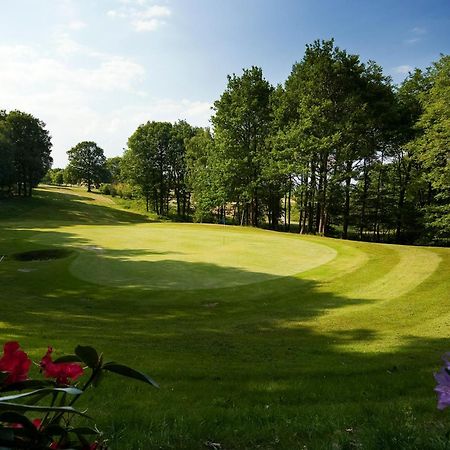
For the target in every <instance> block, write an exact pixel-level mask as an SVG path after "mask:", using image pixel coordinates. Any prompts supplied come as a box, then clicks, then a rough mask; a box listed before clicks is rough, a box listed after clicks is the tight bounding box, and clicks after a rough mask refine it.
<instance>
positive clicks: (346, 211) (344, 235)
mask: <svg viewBox="0 0 450 450" xmlns="http://www.w3.org/2000/svg"><path fill="white" fill-rule="evenodd" d="M351 169H352V162H351V161H347V164H346V171H347V174H346V178H345V206H344V223H343V230H342V238H343V239H347V238H348V225H349V221H350V185H351V180H352V178H351V174H350V172H351Z"/></svg>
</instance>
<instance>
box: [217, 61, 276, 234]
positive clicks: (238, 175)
mask: <svg viewBox="0 0 450 450" xmlns="http://www.w3.org/2000/svg"><path fill="white" fill-rule="evenodd" d="M272 91H273V87H272V86H271V85H270V83H269V82H268V81H267V80H265V79H264V77H263V73H262V70H261V69H260V68H259V67H252V68H251V69H244V71H243V74H242V76H237V75H233V76H229V77H228V85H227V88H226V90H225V92H224V93H223V94H222V96H221V97H220V99H219V100H217V101H216V102H215V103H214V111H215V112H214V115H213V117H212V119H211V121H212V123H213V125H214V138H215V149H216V152H217V155H214V157H215V158H216V159H219V161H220V164H219V165H213V166H212V169H213V170H214V168H215V167H217V166H218V168H219V170H220V171H221V172H222V173H224V172H226V174H227V175H226V177H223V178H222V179H221V181H222V184H223V187H224V189H226V191H227V199H226V200H227V201H228V202H234V203H235V204H236V209H237V211H236V212H237V216H238V217H240V219H239V222H240V223H241V224H243V223H246V224H249V223H251V224H252V225H254V226H258V224H259V221H260V218H261V215H262V211H263V208H262V205H261V191H262V190H263V189H264V186H263V180H262V170H263V166H264V164H265V160H266V157H267V154H268V147H267V138H268V137H269V133H270V128H271V121H272V111H271V103H270V100H271V94H272ZM219 177H220V176H217V175H216V176H215V178H216V179H218V178H219Z"/></svg>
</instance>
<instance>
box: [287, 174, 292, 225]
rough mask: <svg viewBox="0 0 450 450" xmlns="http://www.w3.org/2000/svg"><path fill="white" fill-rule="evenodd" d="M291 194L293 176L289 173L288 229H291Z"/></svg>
mask: <svg viewBox="0 0 450 450" xmlns="http://www.w3.org/2000/svg"><path fill="white" fill-rule="evenodd" d="M291 195H292V177H291V176H290V175H289V190H288V222H287V230H288V231H291Z"/></svg>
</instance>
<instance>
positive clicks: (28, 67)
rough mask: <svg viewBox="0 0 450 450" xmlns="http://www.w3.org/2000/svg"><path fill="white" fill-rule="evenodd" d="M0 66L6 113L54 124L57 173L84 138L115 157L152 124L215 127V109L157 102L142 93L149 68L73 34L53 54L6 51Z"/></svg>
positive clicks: (1, 51)
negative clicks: (137, 132) (180, 122)
mask: <svg viewBox="0 0 450 450" xmlns="http://www.w3.org/2000/svg"><path fill="white" fill-rule="evenodd" d="M59 37H60V38H61V35H59ZM63 50H64V51H63ZM69 50H70V51H69ZM70 52H73V53H75V54H76V55H77V56H82V58H77V59H73V58H71V56H72V53H70ZM0 60H1V61H3V63H2V70H1V71H0V109H3V108H4V109H7V110H11V109H20V110H23V111H27V112H29V113H31V114H33V115H35V116H36V117H39V118H40V119H41V120H43V121H44V122H45V123H46V124H47V128H48V130H49V131H50V134H51V135H52V142H53V152H52V155H53V158H54V160H55V167H57V166H64V165H65V164H66V161H67V159H66V151H67V150H68V149H69V148H71V147H72V146H74V145H75V144H77V143H78V142H80V141H82V140H94V141H96V142H97V143H98V144H99V145H100V146H101V147H102V148H103V149H104V150H105V152H106V154H107V155H108V156H112V155H117V154H121V151H122V148H123V147H124V146H125V145H126V142H127V139H128V137H129V136H130V135H131V133H132V132H133V131H134V130H135V129H136V128H137V127H138V125H140V124H141V123H144V122H146V121H148V120H164V121H170V122H173V121H175V120H178V119H186V120H187V121H189V122H190V123H192V124H193V125H197V126H206V125H208V122H209V117H210V114H211V112H210V107H211V104H210V103H208V102H201V101H192V100H189V99H181V100H177V99H167V98H166V99H158V98H155V97H154V96H153V95H152V94H151V93H150V92H147V91H146V90H145V88H143V84H142V83H143V82H144V81H145V69H144V67H143V66H142V65H140V64H139V63H137V62H136V61H133V60H132V59H129V58H125V57H122V56H119V55H110V54H105V53H102V52H98V51H96V50H95V49H92V48H89V47H86V46H83V45H81V44H79V43H78V42H76V41H75V40H73V39H72V38H71V37H70V35H65V36H64V37H63V38H61V39H60V40H59V41H58V39H56V38H55V40H54V43H53V47H52V48H47V47H46V48H43V47H39V46H25V45H15V46H9V45H0ZM75 61H82V62H78V63H75Z"/></svg>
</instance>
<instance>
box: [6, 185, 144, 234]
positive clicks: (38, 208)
mask: <svg viewBox="0 0 450 450" xmlns="http://www.w3.org/2000/svg"><path fill="white" fill-rule="evenodd" d="M87 201H88V202H89V203H86V202H87ZM92 202H94V199H93V198H92V197H87V196H80V195H76V194H70V193H61V192H55V191H48V192H47V191H41V190H40V191H37V192H36V193H35V195H34V197H32V198H9V199H2V200H1V201H0V225H1V221H11V220H12V221H14V222H15V223H17V225H18V226H20V227H23V228H34V227H39V226H42V224H45V226H46V227H55V228H57V227H59V226H64V225H66V224H67V223H70V224H71V225H81V224H86V225H120V224H130V223H142V222H152V221H151V220H150V219H148V218H147V217H145V216H143V215H141V214H138V213H134V212H130V211H124V210H121V209H118V208H114V207H111V206H102V205H97V204H92Z"/></svg>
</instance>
